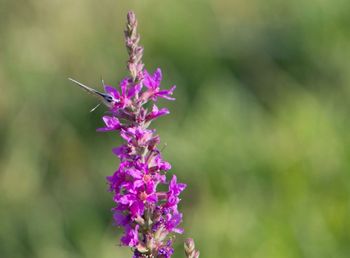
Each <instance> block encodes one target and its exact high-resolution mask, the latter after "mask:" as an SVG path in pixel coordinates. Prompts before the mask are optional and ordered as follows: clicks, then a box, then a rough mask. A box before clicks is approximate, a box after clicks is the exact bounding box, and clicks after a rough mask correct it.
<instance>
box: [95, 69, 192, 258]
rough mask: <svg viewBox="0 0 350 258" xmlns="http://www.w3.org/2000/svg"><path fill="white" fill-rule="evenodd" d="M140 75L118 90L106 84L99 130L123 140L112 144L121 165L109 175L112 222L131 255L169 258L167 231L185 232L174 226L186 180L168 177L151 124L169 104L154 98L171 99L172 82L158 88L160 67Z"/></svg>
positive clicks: (169, 247) (180, 219) (124, 82)
mask: <svg viewBox="0 0 350 258" xmlns="http://www.w3.org/2000/svg"><path fill="white" fill-rule="evenodd" d="M138 78H141V79H139V80H133V79H132V78H131V77H127V78H125V79H123V80H122V81H121V83H120V90H117V89H115V88H113V87H111V86H105V92H106V94H108V95H109V96H111V102H112V107H111V109H110V115H108V116H103V121H104V123H105V127H103V128H99V129H97V130H98V131H102V132H105V131H117V132H118V133H119V134H120V136H121V137H122V138H123V139H124V140H125V143H124V144H122V145H121V146H119V147H117V148H114V149H113V153H114V154H115V155H116V156H117V157H118V158H119V159H120V165H119V168H118V170H117V171H115V173H114V174H113V175H112V176H109V177H107V180H108V184H109V187H110V188H109V189H110V191H112V192H113V193H114V202H115V207H114V208H113V214H114V221H115V224H116V225H117V226H120V227H122V228H123V229H124V235H123V236H122V238H121V244H122V245H125V246H130V247H132V248H133V251H134V257H171V255H172V253H173V248H172V241H173V237H172V236H173V234H171V233H182V232H183V229H181V228H179V227H178V226H179V224H180V222H181V221H182V214H181V213H180V212H179V211H178V203H179V201H180V199H179V195H180V193H181V192H182V191H183V190H184V189H185V187H186V185H185V184H182V183H178V182H177V178H176V176H175V175H173V176H172V178H171V179H170V180H167V177H166V172H167V171H168V170H170V168H171V166H170V164H169V163H168V162H166V161H165V160H164V159H163V158H162V155H161V152H160V150H159V149H158V148H157V145H158V144H159V143H160V138H159V136H158V135H156V131H155V130H154V129H149V125H150V124H151V122H152V121H154V120H155V119H157V118H159V117H160V116H164V115H167V114H169V110H168V109H166V108H161V109H159V108H158V107H157V106H156V104H155V103H156V102H157V100H158V99H159V98H164V99H168V100H174V98H173V97H172V94H173V91H174V89H175V86H173V87H172V88H171V89H169V90H162V89H160V84H161V80H162V73H161V70H160V69H157V70H156V71H155V73H154V74H153V75H151V74H149V73H148V72H147V71H146V70H144V69H143V70H142V71H141V74H139V75H138ZM161 185H163V186H161ZM159 188H162V189H164V191H159V190H157V189H159Z"/></svg>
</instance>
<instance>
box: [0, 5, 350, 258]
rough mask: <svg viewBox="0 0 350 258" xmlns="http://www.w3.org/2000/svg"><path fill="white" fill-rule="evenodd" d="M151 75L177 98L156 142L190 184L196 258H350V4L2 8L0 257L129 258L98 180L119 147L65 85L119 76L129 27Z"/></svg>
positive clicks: (188, 222)
mask: <svg viewBox="0 0 350 258" xmlns="http://www.w3.org/2000/svg"><path fill="white" fill-rule="evenodd" d="M129 9H133V10H135V12H136V14H137V16H138V19H139V31H140V33H141V37H142V40H141V42H142V45H143V46H144V47H145V56H144V62H145V64H146V68H147V69H149V70H154V69H155V68H156V67H158V66H159V67H161V68H162V69H163V74H164V84H163V85H164V87H169V86H171V85H172V84H176V85H177V90H176V94H175V96H176V98H177V100H176V101H175V102H172V103H169V102H165V101H163V102H162V103H161V106H168V107H169V108H170V110H171V112H172V113H171V115H170V116H167V117H164V118H162V119H160V120H158V121H157V122H156V123H155V124H154V126H155V127H156V128H157V130H158V132H159V134H160V135H161V138H162V142H163V143H166V144H167V147H166V148H165V149H164V155H165V157H166V159H167V160H169V161H170V162H171V163H172V164H173V170H172V172H170V173H176V174H177V175H178V177H179V178H180V180H181V181H183V182H186V183H187V184H188V188H187V189H186V191H185V192H184V194H183V201H182V204H181V210H182V211H183V213H184V223H183V226H184V228H185V229H186V232H185V234H184V236H180V237H178V239H177V241H176V255H174V257H176V258H177V257H184V256H183V254H182V252H183V251H182V241H183V239H184V237H189V236H191V237H193V238H194V239H195V240H196V243H197V246H198V247H199V249H200V250H201V253H202V255H201V257H210V258H212V257H219V258H221V257H232V258H279V257H281V258H282V257H283V258H299V257H300V258H301V257H305V258H322V257H325V258H326V257H327V258H329V257H333V258H348V257H350V219H349V218H350V174H349V168H350V136H349V129H350V119H349V114H350V111H349V110H350V104H349V100H350V29H349V28H350V15H349V13H350V1H348V0H311V1H302V0H293V1H278V0H251V1H245V0H176V1H170V0H162V1H156V0H143V1H141V0H138V1H117V0H115V1H108V0H100V1H93V0H75V1H68V0H50V1H48V0H47V1H43V0H41V1H39V0H26V1H24V0H22V1H21V0H17V1H10V0H7V1H6V0H5V1H4V0H2V1H0V257H2V258H21V257H26V258H34V257H35V258H47V257H50V258H65V257H70V258H83V257H84V258H85V257H86V258H90V257H91V258H96V257H99V258H113V257H131V252H130V250H128V249H127V248H120V247H118V238H119V237H120V234H121V232H120V230H116V229H114V228H113V227H112V220H111V213H110V208H111V207H112V205H113V202H112V195H111V193H109V192H107V185H106V182H105V177H106V176H107V175H110V174H112V173H113V172H114V170H115V169H116V168H117V166H118V160H117V159H116V157H115V156H114V155H113V154H112V153H111V149H112V147H114V146H117V145H118V144H120V142H121V141H120V139H119V138H118V137H117V135H115V134H113V133H112V134H111V133H108V134H101V133H96V131H95V129H96V128H97V127H100V126H101V125H102V121H101V119H100V117H101V115H102V114H103V108H100V109H98V110H97V111H95V112H93V113H90V112H89V110H90V109H91V108H92V107H94V105H95V104H97V103H96V101H95V100H94V99H92V98H91V97H90V96H89V95H87V94H85V93H84V92H82V91H81V90H80V89H78V88H77V87H75V86H73V85H72V83H71V82H69V81H68V80H67V77H73V78H76V79H78V80H80V81H82V82H84V83H86V84H88V85H91V86H95V87H101V86H100V85H101V84H100V78H101V77H103V78H104V80H105V81H106V82H107V83H109V84H112V85H117V84H118V81H119V80H120V79H121V78H122V77H123V76H125V75H126V74H127V72H126V69H125V64H126V58H127V55H126V50H125V48H124V43H123V29H124V24H125V15H126V12H127V11H128V10H129Z"/></svg>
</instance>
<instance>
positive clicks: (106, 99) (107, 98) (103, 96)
mask: <svg viewBox="0 0 350 258" xmlns="http://www.w3.org/2000/svg"><path fill="white" fill-rule="evenodd" d="M68 80H70V81H72V82H74V83H75V84H77V85H78V86H79V87H81V88H82V89H84V90H85V91H87V92H88V93H90V94H91V95H93V96H95V97H96V98H97V99H98V100H100V101H101V103H103V104H104V105H105V106H107V107H108V108H110V109H111V108H113V107H114V104H115V103H117V102H118V99H116V98H114V97H113V96H112V95H111V94H110V93H102V92H99V91H98V90H95V89H93V88H90V87H88V86H86V85H84V84H82V83H81V82H78V81H77V80H74V79H72V78H68ZM102 84H103V85H104V83H103V81H102ZM99 105H100V104H98V105H97V106H96V107H94V108H93V109H91V111H90V112H92V111H94V110H95V109H96V108H97V107H98V106H99Z"/></svg>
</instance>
